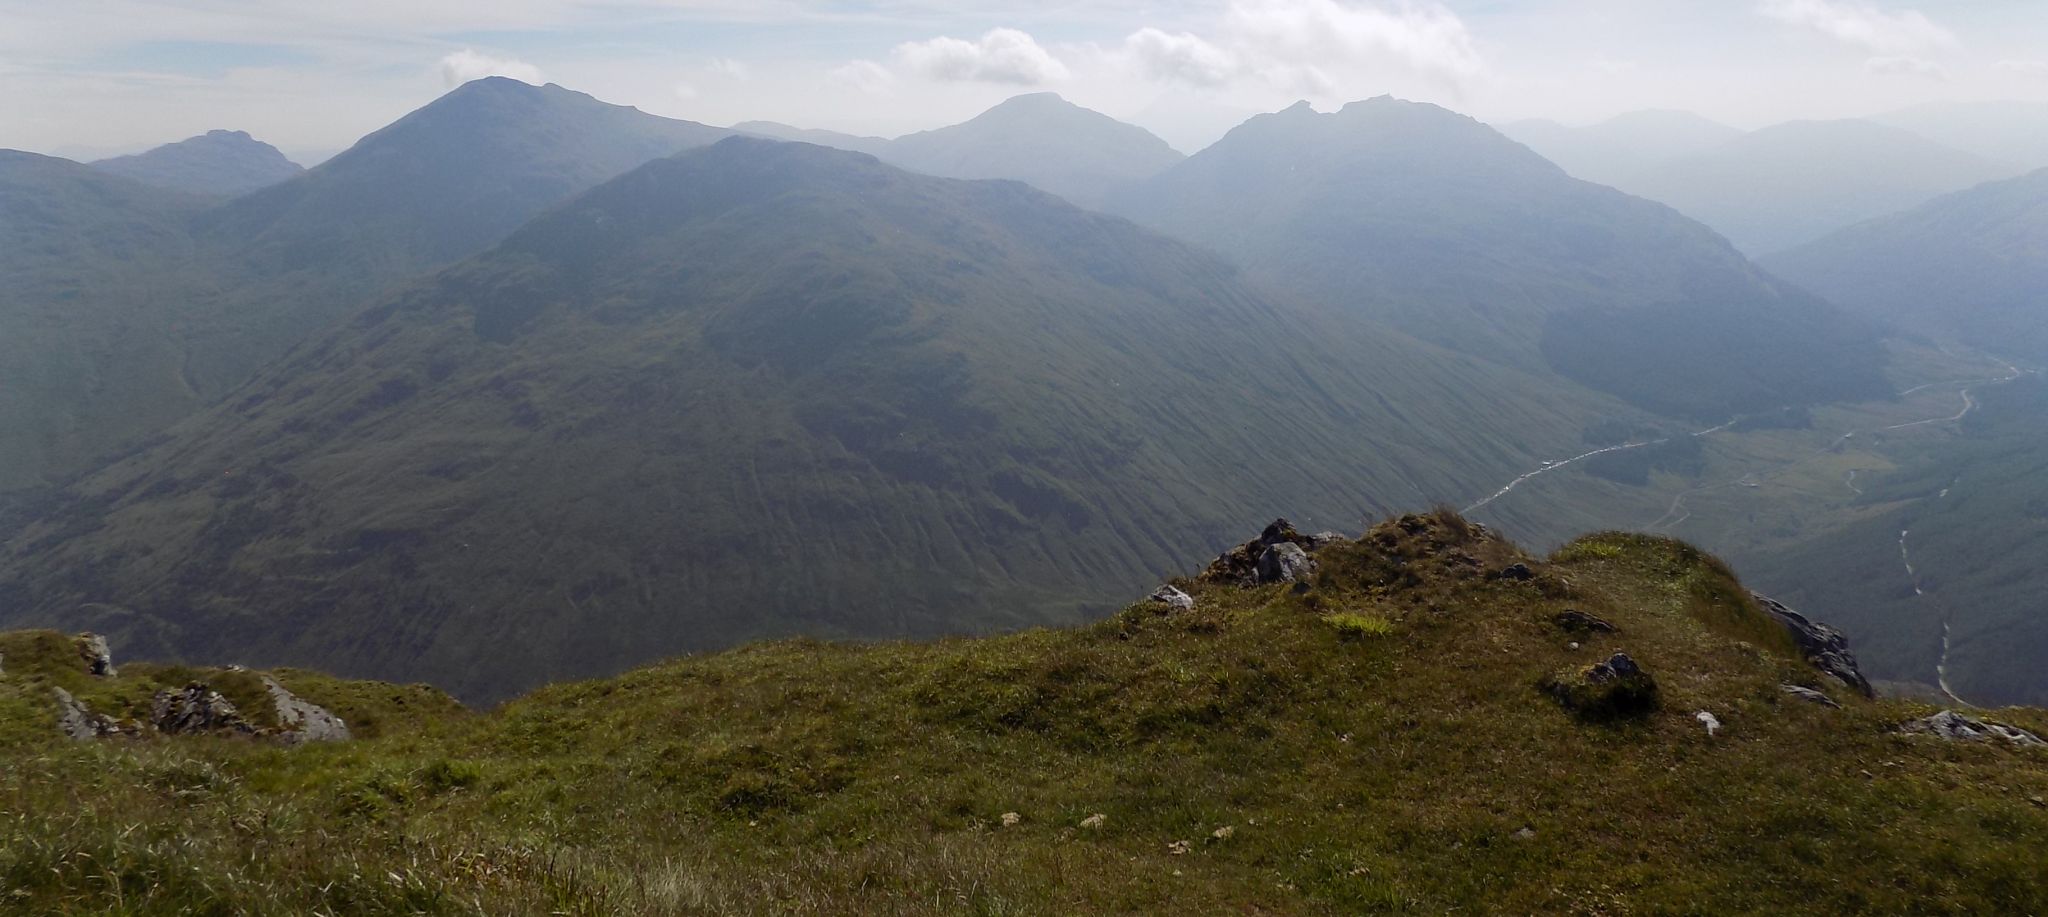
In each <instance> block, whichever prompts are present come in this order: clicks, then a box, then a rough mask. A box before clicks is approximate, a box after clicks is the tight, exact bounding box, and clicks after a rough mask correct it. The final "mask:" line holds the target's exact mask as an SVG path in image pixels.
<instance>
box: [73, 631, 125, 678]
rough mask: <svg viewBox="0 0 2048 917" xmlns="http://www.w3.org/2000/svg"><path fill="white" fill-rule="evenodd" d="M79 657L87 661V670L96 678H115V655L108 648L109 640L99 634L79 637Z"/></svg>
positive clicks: (80, 635)
mask: <svg viewBox="0 0 2048 917" xmlns="http://www.w3.org/2000/svg"><path fill="white" fill-rule="evenodd" d="M78 655H79V658H81V659H83V660H85V670H86V671H87V672H89V673H91V674H92V676H93V677H95V678H113V677H114V676H115V674H116V673H115V671H114V654H113V652H112V651H111V650H110V649H108V647H107V638H105V637H102V636H100V635H99V634H79V635H78Z"/></svg>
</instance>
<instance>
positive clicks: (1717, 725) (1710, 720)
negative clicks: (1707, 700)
mask: <svg viewBox="0 0 2048 917" xmlns="http://www.w3.org/2000/svg"><path fill="white" fill-rule="evenodd" d="M1692 718H1693V719H1696V720H1699V721H1700V725H1702V726H1705V727H1707V738H1709V739H1711V738H1713V737H1714V733H1716V732H1720V731H1721V721H1720V720H1718V719H1715V718H1714V715H1713V714H1711V713H1708V712H1707V711H1705V710H1702V711H1700V712H1698V713H1695V714H1693V715H1692Z"/></svg>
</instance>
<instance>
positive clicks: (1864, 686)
mask: <svg viewBox="0 0 2048 917" xmlns="http://www.w3.org/2000/svg"><path fill="white" fill-rule="evenodd" d="M1750 597H1751V598H1754V599H1756V603H1757V604H1758V605H1759V606H1762V608H1763V610H1764V612H1765V613H1767V614H1769V615H1770V616H1771V617H1772V618H1775V619H1776V620H1777V621H1778V623H1779V624H1782V625H1784V627H1785V630H1786V631H1788V632H1790V633H1791V634H1792V640H1793V642H1795V643H1797V644H1798V645H1799V652H1800V655H1803V656H1805V657H1806V661H1807V662H1808V663H1811V664H1812V665H1813V667H1814V668H1816V669H1819V670H1821V671H1822V672H1825V673H1827V674H1829V675H1832V676H1834V678H1835V680H1837V681H1840V682H1841V683H1842V684H1845V685H1848V686H1849V687H1851V688H1854V689H1856V691H1857V693H1860V694H1862V695H1863V696H1864V697H1875V696H1876V692H1874V691H1872V690H1871V688H1870V679H1868V678H1865V677H1863V671H1862V670H1861V669H1858V668H1857V667H1856V657H1855V655H1854V654H1852V653H1850V652H1849V638H1848V637H1845V636H1843V635H1842V632H1841V631H1838V630H1836V629H1834V628H1832V627H1829V626H1827V625H1826V624H1822V623H1819V622H1817V621H1812V620H1809V619H1808V618H1807V617H1806V616H1805V615H1802V614H1800V613H1799V612H1796V611H1793V610H1792V609H1790V608H1787V607H1786V606H1785V604H1784V603H1782V602H1779V601H1778V600H1776V599H1773V598H1770V597H1769V596H1764V595H1758V594H1757V593H1754V592H1752V593H1750Z"/></svg>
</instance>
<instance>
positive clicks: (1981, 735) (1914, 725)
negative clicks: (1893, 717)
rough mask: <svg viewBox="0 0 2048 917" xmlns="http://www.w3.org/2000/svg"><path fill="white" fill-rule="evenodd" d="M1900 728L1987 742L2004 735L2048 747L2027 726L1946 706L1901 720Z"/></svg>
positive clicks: (2018, 742)
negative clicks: (1935, 711) (1978, 716)
mask: <svg viewBox="0 0 2048 917" xmlns="http://www.w3.org/2000/svg"><path fill="white" fill-rule="evenodd" d="M1899 731H1900V732H1904V733H1908V734H1915V735H1931V736H1935V737H1937V738H1942V739H1948V740H1950V741H1957V742H1988V741H1990V740H1992V739H2003V740H2005V741H2007V742H2010V743H2012V744H2014V745H2018V746H2020V747H2023V748H2048V742H2043V741H2041V737H2040V736H2037V735H2035V734H2033V733H2031V732H2028V731H2026V730H2024V729H2019V728H2017V727H2013V726H2006V725H2004V724H2001V723H1989V722H1985V721H1984V720H1980V719H1978V718H1976V717H1974V716H1968V715H1965V714H1961V713H1957V712H1955V711H1954V710H1943V711H1941V712H1940V713H1937V714H1935V715H1933V716H1928V717H1922V718H1920V719H1917V720H1912V721H1910V722H1907V723H1903V724H1900V726H1899Z"/></svg>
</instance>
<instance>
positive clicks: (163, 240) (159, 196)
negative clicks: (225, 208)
mask: <svg viewBox="0 0 2048 917" xmlns="http://www.w3.org/2000/svg"><path fill="white" fill-rule="evenodd" d="M203 206H204V201H203V200H202V199H199V198H193V197H187V196H184V195H178V194H174V193H172V192H167V191H161V190H158V189H155V188H149V187H146V186H144V185H142V184H140V183H138V182H135V181H132V180H130V179H126V178H121V177H118V176H114V175H108V174H105V173H102V172H99V171H96V170H94V169H91V168H89V167H86V166H83V165H80V164H78V163H75V162H71V161H69V160H63V159H55V158H52V157H48V156H38V155H35V154H33V153H19V152H14V151H11V150H0V280H4V282H0V327H4V328H5V329H6V332H5V333H4V334H0V455H4V456H5V457H6V458H5V461H0V491H9V490H15V489H18V488H22V487H26V486H29V485H32V484H35V483H38V482H40V481H42V480H44V479H45V477H46V476H48V475H50V474H53V473H55V472H57V471H58V470H59V469H76V467H77V466H78V465H79V464H80V463H82V462H83V461H84V460H85V459H88V458H90V457H92V456H93V455H95V454H97V453H98V452H100V451H102V450H104V449H106V448H108V447H109V446H111V445H112V442H110V441H109V440H108V439H107V437H106V433H107V430H108V429H109V428H119V429H123V430H127V431H129V432H131V433H133V432H139V431H141V430H146V429H150V428H153V427H157V426H161V425H164V424H166V423H169V422H170V421H172V420H175V419H177V418H178V417H180V416H182V415H183V414H184V413H185V412H186V411H187V410H189V408H190V405H191V403H192V399H193V397H194V394H193V391H192V387H191V385H190V384H189V383H188V380H187V379H186V378H185V375H184V368H183V366H182V365H181V363H180V361H179V360H178V359H177V357H176V354H175V353H174V352H172V351H171V350H170V349H169V348H166V347H164V346H163V343H162V342H163V341H164V340H165V339H167V338H169V337H171V336H173V335H174V334H176V329H177V327H178V323H179V316H178V311H179V306H180V302H179V300H178V297H177V295H176V293H175V292H173V291H175V290H176V289H178V288H179V287H180V286H181V285H183V284H190V283H199V282H203V279H202V278H203V272H202V271H198V270H195V268H194V262H195V261H196V260H198V259H199V255H198V253H197V248H198V246H197V245H196V244H195V243H194V242H193V241H192V239H191V238H190V237H189V236H188V235H187V234H186V232H185V226H186V222H187V221H188V220H189V219H190V218H191V216H192V214H193V213H195V212H197V211H198V210H199V209H200V208H201V207H203ZM144 277H147V278H150V281H151V282H148V283H145V282H143V281H142V278H144ZM108 389H118V390H119V392H120V396H119V397H118V398H106V397H94V393H96V392H104V391H106V390H108Z"/></svg>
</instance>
